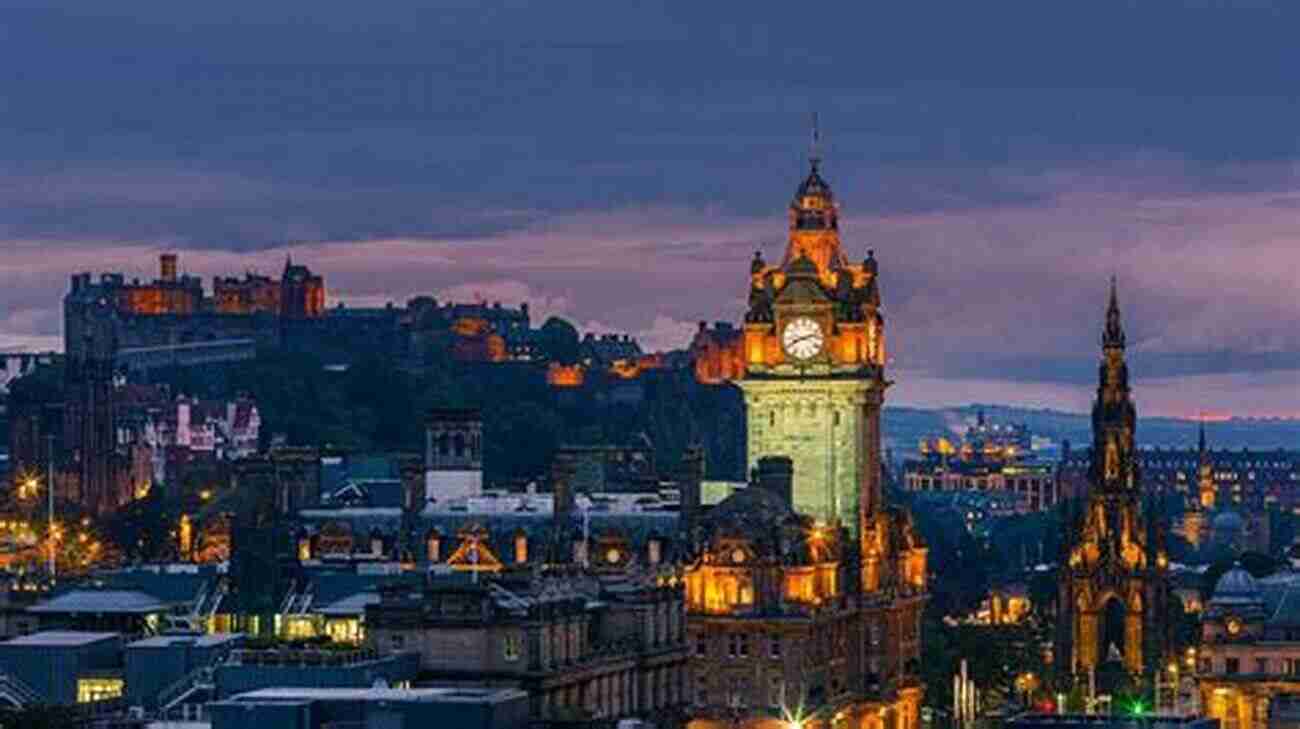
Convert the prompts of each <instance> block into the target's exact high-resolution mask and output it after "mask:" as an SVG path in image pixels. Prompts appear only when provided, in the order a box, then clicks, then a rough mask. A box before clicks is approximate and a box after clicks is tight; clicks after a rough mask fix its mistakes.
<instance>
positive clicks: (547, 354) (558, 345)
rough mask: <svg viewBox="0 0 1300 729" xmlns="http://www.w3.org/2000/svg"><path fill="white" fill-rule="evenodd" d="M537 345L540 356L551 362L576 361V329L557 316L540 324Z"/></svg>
mask: <svg viewBox="0 0 1300 729" xmlns="http://www.w3.org/2000/svg"><path fill="white" fill-rule="evenodd" d="M537 345H538V348H539V349H541V351H542V356H543V357H544V358H546V359H547V360H550V361H551V362H559V363H561V364H573V363H574V362H577V361H578V330H577V328H575V327H574V326H573V325H572V324H570V323H569V322H567V321H565V320H564V319H561V318H559V317H557V316H553V317H551V318H549V319H547V320H546V322H545V323H543V324H542V327H541V329H539V330H538V332H537Z"/></svg>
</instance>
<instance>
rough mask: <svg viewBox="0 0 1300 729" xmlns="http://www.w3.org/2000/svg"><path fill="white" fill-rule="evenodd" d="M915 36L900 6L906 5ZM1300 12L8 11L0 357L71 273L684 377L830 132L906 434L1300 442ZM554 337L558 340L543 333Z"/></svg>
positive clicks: (910, 5) (925, 5) (55, 331)
mask: <svg viewBox="0 0 1300 729" xmlns="http://www.w3.org/2000/svg"><path fill="white" fill-rule="evenodd" d="M895 5H896V6H898V7H891V6H895ZM1297 28H1300V3H1296V2H1294V1H1292V2H1278V3H1276V4H1275V3H1271V2H1262V1H1261V2H1229V1H1228V0H1217V1H1211V0H1203V1H1201V2H1196V1H1194V0H1184V1H1182V2H1165V1H1162V0H1149V1H1146V2H1111V1H1108V0H1097V1H1094V2H1051V1H1048V2H1044V1H1042V0H1039V1H1037V2H1019V1H1016V0H1007V1H1006V2H992V3H977V2H970V1H969V0H963V1H961V2H957V1H953V2H938V1H936V0H909V1H908V2H904V3H826V4H816V3H805V2H797V3H796V2H785V3H769V2H761V3H722V2H681V3H669V4H662V3H650V2H644V3H632V2H623V3H620V2H612V3H611V2H605V3H595V2H570V3H555V2H550V3H548V2H535V3H503V2H496V1H494V0H477V1H474V2H420V3H415V2H410V1H409V0H388V1H385V2H372V3H340V2H328V1H325V2H323V1H322V0H316V1H315V2H302V1H300V0H274V1H271V2H268V1H266V0H263V1H261V2H245V1H244V0H227V1H226V2H221V3H206V4H197V3H177V2H174V1H172V2H161V1H158V2H155V1H152V0H149V1H136V0H118V1H116V2H111V3H89V2H76V3H72V2H60V0H40V2H27V3H22V2H8V1H4V0H0V65H2V68H0V113H2V115H0V147H2V148H3V149H4V154H3V156H2V157H0V245H3V247H4V251H5V255H4V256H3V257H0V349H16V348H51V347H57V346H60V344H61V336H60V332H61V321H60V314H59V307H60V300H61V297H62V295H63V293H64V291H65V290H66V288H67V280H68V276H69V275H70V274H71V273H72V272H73V271H76V270H83V269H84V270H94V271H99V270H105V269H108V270H121V271H123V272H125V273H126V274H127V275H128V276H139V277H141V278H144V277H153V276H154V275H155V272H156V263H155V261H156V254H157V253H158V252H159V251H160V250H164V249H170V250H177V251H179V252H180V253H181V262H182V265H183V266H184V268H186V269H187V270H188V271H189V272H191V273H195V274H198V275H201V276H203V278H204V279H205V281H206V282H208V284H209V285H210V281H211V277H212V276H213V275H214V274H229V273H237V272H242V271H243V270H245V269H250V268H252V269H259V270H261V271H263V272H275V271H278V270H279V268H280V266H281V265H282V264H283V261H284V257H285V255H286V254H287V253H291V254H292V255H293V257H294V260H295V261H299V262H302V263H306V264H308V265H309V266H311V268H312V269H313V270H315V271H317V272H319V273H322V274H323V275H324V276H325V277H326V282H327V285H328V287H329V290H330V299H331V302H336V301H340V300H342V301H345V302H348V303H350V304H355V305H375V304H380V305H382V303H383V302H386V301H388V300H393V301H396V302H403V301H405V299H406V298H407V297H409V296H411V295H414V294H417V293H429V292H432V293H434V294H436V295H437V296H439V297H440V298H460V299H469V298H473V297H476V296H482V297H484V298H487V299H489V300H496V299H500V300H502V301H503V302H507V303H511V304H517V303H518V302H519V301H521V300H528V301H529V302H531V304H532V306H533V307H534V309H535V310H536V311H537V312H538V313H539V316H540V317H544V316H546V315H549V314H559V315H562V316H565V317H567V318H569V319H571V320H573V321H574V322H575V323H576V324H577V325H578V326H579V328H580V329H583V330H595V331H628V332H632V333H634V334H635V335H636V336H638V337H640V339H641V341H642V343H643V345H645V346H646V347H647V348H657V349H662V348H675V347H684V346H686V344H687V343H688V342H689V339H690V336H691V334H692V332H693V331H694V328H695V326H696V324H695V322H697V321H699V320H702V319H707V320H710V321H713V320H718V319H725V320H732V321H735V320H737V319H738V318H739V317H740V315H741V312H742V308H743V306H744V303H745V295H746V286H747V283H748V278H747V272H748V268H749V260H750V258H751V256H752V255H753V252H754V250H756V249H761V250H762V251H763V252H764V253H765V254H766V256H767V257H768V259H769V260H770V259H773V258H776V257H778V256H779V255H780V252H781V250H782V248H783V246H784V239H785V226H786V223H785V217H784V216H785V208H786V206H787V205H788V204H789V201H790V198H791V196H792V195H793V193H794V190H795V187H796V185H797V184H798V182H799V180H800V179H801V177H802V175H803V174H804V172H805V170H806V166H807V162H806V158H807V153H808V136H809V134H808V132H809V118H810V114H811V112H813V111H817V112H819V114H820V118H821V123H822V129H823V136H824V143H823V151H824V157H825V163H824V165H823V171H824V173H825V175H826V177H827V179H828V180H829V182H830V183H831V185H832V186H833V188H834V190H835V193H836V196H837V200H838V201H839V203H840V205H841V211H842V224H841V230H842V233H843V235H844V241H845V245H846V249H847V253H848V255H849V256H850V257H851V258H854V259H861V257H862V256H864V255H865V253H866V251H867V249H868V248H873V249H875V251H876V255H877V258H878V259H879V260H880V265H881V272H882V282H883V286H882V291H883V296H884V304H885V311H886V316H887V322H888V336H889V344H890V349H891V358H892V370H891V372H892V374H891V376H892V377H893V379H895V380H896V381H897V385H896V387H895V388H894V389H893V391H892V393H891V402H892V403H895V404H912V405H927V406H929V405H939V404H961V403H967V402H1003V403H1008V404H1022V405H1041V406H1052V407H1060V408H1065V409H1069V410H1083V409H1085V408H1086V407H1087V406H1088V404H1089V401H1090V399H1091V397H1092V387H1093V385H1094V382H1095V377H1096V362H1097V356H1098V346H1097V337H1098V332H1099V330H1100V326H1101V319H1102V314H1103V309H1104V305H1105V292H1106V282H1107V279H1108V278H1109V276H1110V275H1111V274H1115V275H1117V276H1118V277H1119V281H1120V292H1121V301H1122V304H1123V308H1124V314H1125V320H1126V326H1127V328H1128V332H1129V343H1130V362H1131V366H1132V369H1133V376H1134V386H1135V397H1136V399H1137V402H1138V407H1139V409H1140V411H1141V412H1142V413H1143V414H1163V415H1189V416H1190V415H1195V414H1196V413H1198V412H1200V411H1208V412H1213V413H1216V414H1217V413H1224V414H1226V413H1231V414H1237V415H1260V416H1300V295H1298V294H1300V285H1298V279H1300V167H1298V166H1297V165H1298V163H1300V43H1297V42H1296V29H1297ZM536 323H540V318H538V319H537V322H536Z"/></svg>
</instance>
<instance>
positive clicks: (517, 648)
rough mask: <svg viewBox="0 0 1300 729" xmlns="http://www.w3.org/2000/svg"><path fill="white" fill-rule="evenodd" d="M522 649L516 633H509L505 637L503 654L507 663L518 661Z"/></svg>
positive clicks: (521, 642) (521, 643)
mask: <svg viewBox="0 0 1300 729" xmlns="http://www.w3.org/2000/svg"><path fill="white" fill-rule="evenodd" d="M522 649H523V641H522V640H520V638H519V634H518V633H510V634H508V635H506V642H505V646H504V650H503V653H504V656H505V659H506V660H507V661H512V662H513V661H517V660H519V655H520V653H521V651H522Z"/></svg>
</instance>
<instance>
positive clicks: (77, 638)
mask: <svg viewBox="0 0 1300 729" xmlns="http://www.w3.org/2000/svg"><path fill="white" fill-rule="evenodd" d="M117 637H118V634H117V633H84V632H80V631H73V630H47V631H45V632H43V633H32V634H31V635H24V636H20V637H18V638H14V639H12V640H7V641H5V642H4V643H0V645H30V646H40V647H47V648H55V647H61V646H75V645H90V644H91V643H98V642H100V641H102V640H110V639H112V638H117Z"/></svg>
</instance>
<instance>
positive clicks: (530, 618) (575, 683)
mask: <svg viewBox="0 0 1300 729" xmlns="http://www.w3.org/2000/svg"><path fill="white" fill-rule="evenodd" d="M681 594H682V593H681V590H680V588H673V587H657V586H654V585H653V584H646V583H634V582H615V583H606V584H603V585H602V584H600V583H597V582H595V581H594V580H591V579H589V578H585V577H582V576H579V575H577V574H573V575H570V576H568V577H558V578H556V577H552V578H547V579H544V580H535V579H532V578H530V577H527V576H521V575H513V576H508V575H494V576H493V575H489V576H483V577H481V578H478V577H475V578H470V577H469V576H468V575H443V576H438V575H434V576H432V577H430V579H429V580H428V582H427V583H425V584H423V585H411V584H407V585H404V586H391V587H388V588H385V589H384V590H383V591H382V592H381V598H380V602H379V603H378V604H376V605H371V606H369V607H367V609H366V626H367V640H368V641H369V642H370V644H371V645H372V646H373V647H374V648H375V650H377V651H378V652H379V653H380V655H387V654H391V653H401V652H407V651H416V652H418V653H419V654H420V661H421V664H420V665H421V669H422V674H423V675H424V676H425V677H426V678H428V679H429V680H435V681H437V682H439V683H440V684H457V683H465V684H467V685H470V684H472V685H476V686H482V685H489V686H511V687H517V688H521V689H523V690H525V691H527V692H528V693H529V697H530V702H531V707H532V711H531V713H532V716H533V718H534V719H545V718H560V717H566V716H567V717H570V718H572V717H575V716H589V717H591V718H596V719H617V718H620V717H629V716H640V717H646V716H656V715H668V714H671V713H673V712H675V711H676V710H677V709H678V708H679V707H680V705H681V704H682V702H683V700H684V696H685V693H686V643H685V635H686V633H685V619H684V615H683V611H682V598H681Z"/></svg>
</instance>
